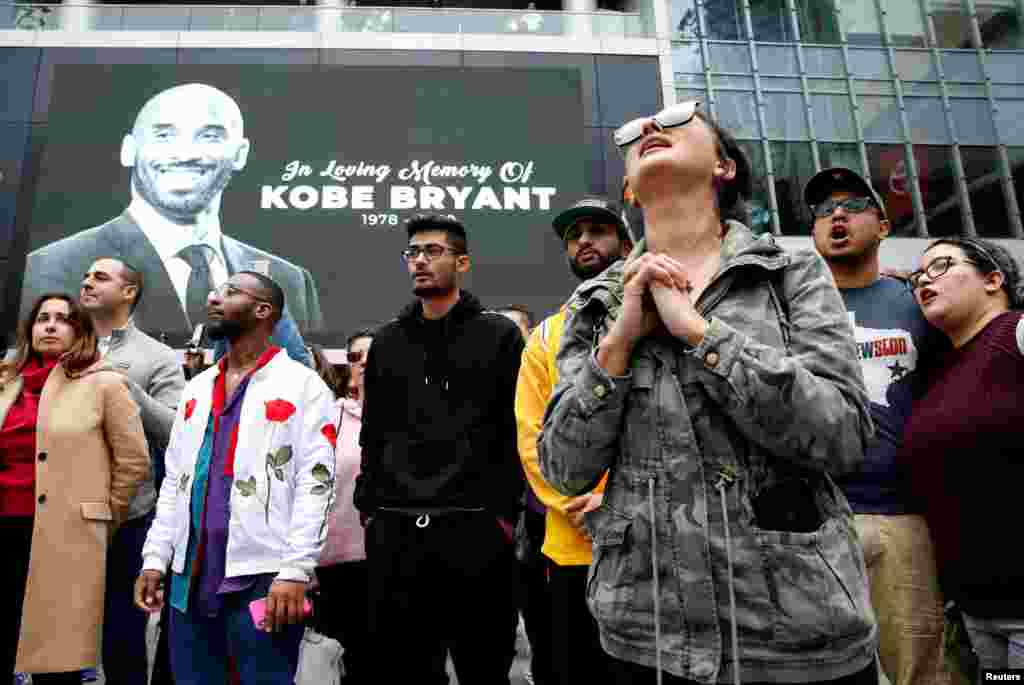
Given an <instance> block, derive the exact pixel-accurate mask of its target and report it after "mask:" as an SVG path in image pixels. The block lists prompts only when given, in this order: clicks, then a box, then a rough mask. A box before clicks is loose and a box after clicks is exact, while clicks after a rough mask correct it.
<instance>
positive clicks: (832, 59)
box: [804, 47, 846, 78]
mask: <svg viewBox="0 0 1024 685" xmlns="http://www.w3.org/2000/svg"><path fill="white" fill-rule="evenodd" d="M804 65H805V66H806V68H807V73H808V75H811V76H832V77H839V78H842V77H844V76H845V75H846V71H845V70H844V69H843V53H842V51H841V50H840V49H839V48H818V47H804Z"/></svg>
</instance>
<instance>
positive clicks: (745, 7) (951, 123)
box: [666, 0, 1024, 238]
mask: <svg viewBox="0 0 1024 685" xmlns="http://www.w3.org/2000/svg"><path fill="white" fill-rule="evenodd" d="M714 1H720V0H694V7H695V9H696V13H697V25H698V35H697V42H698V44H699V49H700V54H701V59H702V61H703V73H704V84H705V88H706V92H707V95H708V105H709V110H710V111H711V113H712V115H717V112H716V108H717V97H716V90H732V89H731V88H730V87H729V86H728V85H725V86H722V87H718V85H717V83H716V80H715V76H729V75H736V76H748V77H751V78H752V80H753V94H754V100H755V107H756V114H757V126H758V135H759V138H760V140H759V141H757V142H759V143H760V145H761V150H762V154H763V157H764V165H765V176H766V177H767V178H766V181H767V186H768V195H769V201H770V208H769V209H770V215H771V230H772V233H774V234H776V235H778V234H781V225H780V222H781V215H780V213H779V202H778V197H777V195H776V190H775V181H776V172H775V168H774V167H775V161H774V158H773V154H772V149H771V143H772V142H773V141H772V140H771V139H770V138H769V136H768V128H767V121H766V116H765V108H766V106H767V102H766V95H765V93H766V91H765V87H764V86H765V84H764V83H763V82H762V74H761V73H760V68H759V64H758V54H757V51H758V47H759V45H761V44H762V43H759V42H758V41H756V40H755V36H754V31H753V18H752V13H751V0H741V2H738V3H737V4H738V5H739V8H740V12H741V14H742V16H741V19H742V22H743V26H744V28H745V30H746V36H745V40H740V41H737V42H736V43H737V45H739V44H742V43H745V44H746V48H747V51H748V54H749V58H750V66H751V71H750V73H748V74H738V73H737V74H726V73H724V72H722V73H716V74H714V75H713V73H712V72H713V69H712V63H711V53H710V42H711V39H710V38H709V36H708V24H707V16H706V14H705V9H706V7H707V6H708V3H710V2H714ZM872 1H873V5H874V8H875V12H876V15H877V19H878V25H879V30H880V31H881V37H882V45H881V46H878V47H875V48H873V49H875V50H878V51H879V52H880V53H881V54H884V55H885V59H886V62H887V66H888V68H889V70H890V75H888V76H886V77H885V78H883V79H881V81H882V82H885V83H888V84H890V86H891V88H892V90H893V96H894V97H895V100H896V106H897V109H898V117H899V122H900V136H901V138H902V141H901V143H898V144H901V145H902V147H903V155H904V164H905V166H906V170H907V177H908V181H910V189H911V201H912V205H913V212H914V222H913V223H914V232H915V234H916V236H918V237H922V238H926V237H928V235H929V233H928V222H927V208H926V207H925V205H924V197H923V195H922V193H921V185H920V181H921V178H920V172H919V169H918V166H917V160H916V158H915V157H914V146H915V145H930V144H929V143H925V142H916V141H915V140H914V139H913V137H912V135H911V134H912V129H911V127H910V125H909V120H908V116H907V110H906V100H905V87H904V86H905V81H906V83H907V84H909V83H910V81H913V80H914V79H907V80H905V79H904V76H903V75H902V74H900V72H899V71H898V70H897V62H896V46H894V45H893V41H892V30H891V27H890V26H889V24H890V22H889V19H888V12H887V11H886V9H885V3H886V2H888V1H889V0H872ZM904 1H906V0H904ZM909 1H911V2H914V3H916V5H917V10H918V12H919V16H920V18H921V20H922V24H923V27H924V37H925V41H926V43H927V45H926V47H925V48H924V51H927V53H928V54H929V57H930V60H931V63H932V65H933V66H934V69H935V73H936V81H937V84H938V90H939V99H940V100H941V102H942V108H943V117H944V119H945V124H946V130H947V132H948V134H949V139H950V141H951V142H950V143H947V144H943V145H942V146H941V147H945V148H946V149H947V150H949V156H950V159H951V162H952V171H953V176H954V188H955V193H956V201H957V203H958V204H959V206H960V217H961V222H962V229H961V231H962V233H963V234H964V235H967V236H976V235H977V227H976V224H975V212H974V210H973V207H972V205H971V197H970V179H968V178H967V174H966V171H965V168H964V163H963V153H962V148H963V143H962V138H963V137H962V136H961V135H960V134H959V133H958V132H957V125H956V121H955V120H954V118H953V113H952V102H953V100H956V99H960V96H959V95H956V94H951V93H950V91H951V88H952V87H953V85H955V84H956V83H959V81H951V80H949V79H947V77H946V73H945V69H944V67H943V60H942V49H941V48H940V46H939V44H938V37H937V32H936V26H935V10H934V9H930V8H929V6H928V4H927V3H926V0H909ZM666 2H671V0H666ZM1017 6H1018V9H1017V11H1018V15H1019V16H1020V18H1021V19H1022V20H1024V0H1018V2H1017ZM799 11H800V10H799V7H798V6H797V4H796V2H795V0H785V12H786V13H787V15H788V21H789V28H790V30H791V33H792V36H793V42H792V43H779V44H780V45H787V46H790V47H791V48H792V49H793V50H795V52H796V57H797V72H798V73H797V74H779V76H790V77H798V78H799V80H800V89H799V93H800V94H801V97H802V100H803V103H804V116H805V121H806V124H807V133H808V138H809V142H810V146H811V157H812V162H813V165H814V168H815V169H816V170H820V169H821V165H822V161H821V149H820V146H821V145H822V144H825V142H826V141H822V140H819V136H818V131H817V126H816V122H815V117H814V100H813V95H814V94H817V91H812V89H811V87H810V77H809V76H808V73H807V62H806V57H805V54H804V48H805V44H804V42H803V40H802V36H801V34H800V17H799ZM831 11H832V12H833V14H834V15H835V21H836V27H837V29H838V34H839V42H838V46H832V45H831V44H829V45H827V47H838V48H839V51H840V53H841V55H842V62H843V72H844V74H843V77H842V78H841V79H840V78H836V79H835V80H845V82H846V92H845V93H842V94H843V95H846V96H847V97H848V98H849V100H850V106H851V108H852V118H853V128H854V134H855V137H856V140H855V142H854V144H855V145H856V146H857V150H858V154H859V157H860V165H861V169H860V171H861V172H862V173H863V174H864V175H865V176H866V177H870V168H871V167H870V160H869V159H868V154H867V145H868V143H867V142H866V141H865V139H864V126H863V115H862V111H861V106H860V102H859V99H860V96H859V95H858V92H857V84H858V82H859V81H864V80H867V81H870V80H872V79H870V78H866V79H859V78H858V77H857V75H855V74H853V73H852V72H851V55H850V49H851V45H850V43H849V40H848V37H847V34H846V29H845V26H844V24H843V21H842V9H841V5H840V3H839V2H838V0H833V1H832V3H831ZM960 13H961V14H960V16H961V18H963V19H965V20H966V21H967V24H968V28H969V32H970V40H971V43H972V47H973V49H974V51H975V53H976V54H977V56H978V61H979V64H980V67H981V73H982V78H983V83H982V85H983V87H984V98H983V99H984V100H985V101H987V102H988V105H989V110H990V116H991V117H992V121H993V124H994V133H995V146H994V147H995V149H996V150H997V157H998V167H999V168H998V169H997V170H995V171H997V172H998V177H999V182H1000V185H1001V188H1002V194H1003V200H1004V203H1005V208H1006V213H1007V216H1008V217H1009V220H1010V226H1009V232H1010V234H1011V235H1012V236H1013V237H1014V238H1024V222H1022V217H1021V210H1020V206H1019V204H1018V202H1017V195H1016V188H1015V185H1014V181H1013V170H1012V167H1011V165H1010V158H1009V152H1008V146H1007V144H1006V142H1005V141H1004V139H1003V136H1002V134H1001V133H1000V130H999V127H998V125H996V124H995V122H996V115H997V113H998V112H999V98H997V97H996V95H995V88H994V85H993V82H992V77H991V74H990V69H989V64H988V55H989V53H990V52H991V50H990V49H988V48H986V47H985V46H984V45H983V44H982V39H981V30H980V23H979V17H978V12H977V7H976V4H975V0H960ZM763 43H764V44H773V43H778V41H763ZM815 45H816V44H815ZM865 76H868V75H865ZM964 83H968V82H964ZM775 90H778V89H772V92H774V91H775ZM782 92H792V93H795V92H798V91H796V90H790V89H782ZM833 94H836V95H838V94H840V93H833ZM973 99H979V98H977V97H975V98H973ZM847 144H848V143H847Z"/></svg>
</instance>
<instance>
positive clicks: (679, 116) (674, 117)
mask: <svg viewBox="0 0 1024 685" xmlns="http://www.w3.org/2000/svg"><path fill="white" fill-rule="evenodd" d="M699 106H700V100H687V101H686V102H680V103H679V104H678V105H672V106H671V107H666V108H665V109H663V110H661V111H660V112H658V113H657V114H655V115H654V116H653V117H641V118H639V119H633V121H629V122H626V123H625V124H623V125H622V126H620V127H619V128H618V129H616V130H615V133H613V134H612V139H613V140H614V141H615V144H616V145H618V146H619V147H626V146H627V145H631V144H632V143H635V142H636V141H637V140H639V139H640V138H641V137H643V135H644V125H645V124H646V123H647V121H648V119H650V120H653V121H654V126H655V130H656V131H661V130H663V129H666V128H672V127H674V126H682V125H683V124H688V123H690V122H691V121H693V117H694V115H696V114H697V108H698V107H699Z"/></svg>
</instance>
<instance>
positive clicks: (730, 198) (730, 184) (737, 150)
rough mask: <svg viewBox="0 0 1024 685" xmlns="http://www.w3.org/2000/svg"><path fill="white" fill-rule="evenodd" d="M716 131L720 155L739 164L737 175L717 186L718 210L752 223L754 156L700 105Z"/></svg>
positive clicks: (725, 216) (703, 118) (703, 116)
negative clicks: (750, 203) (751, 199)
mask: <svg viewBox="0 0 1024 685" xmlns="http://www.w3.org/2000/svg"><path fill="white" fill-rule="evenodd" d="M695 116H697V117H698V118H699V119H700V120H701V121H703V122H704V123H705V124H707V125H708V128H710V129H711V130H712V132H714V134H715V139H716V143H717V147H718V156H719V158H721V159H731V160H732V161H733V162H734V163H735V164H736V176H735V178H733V179H732V180H731V181H725V182H723V183H721V184H720V185H719V186H718V187H717V188H716V189H715V195H716V197H717V199H718V213H719V214H720V215H721V217H722V220H723V221H725V220H727V219H731V220H732V221H739V222H740V223H741V224H743V225H744V226H749V225H750V205H749V202H750V197H751V196H752V195H753V193H754V185H753V184H754V182H753V178H752V175H751V171H750V160H749V159H748V158H747V153H746V152H744V151H743V148H742V147H740V144H739V143H738V142H737V141H736V138H735V137H734V136H733V135H732V133H730V132H729V131H727V130H726V129H724V128H722V126H721V125H719V123H718V122H717V121H715V120H714V119H713V118H712V117H711V115H710V114H708V113H706V112H704V111H702V110H700V109H698V110H697V112H696V115H695Z"/></svg>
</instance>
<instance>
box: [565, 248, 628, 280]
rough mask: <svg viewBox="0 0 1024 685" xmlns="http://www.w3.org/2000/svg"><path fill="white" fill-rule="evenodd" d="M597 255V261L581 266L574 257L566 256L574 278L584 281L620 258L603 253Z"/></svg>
mask: <svg viewBox="0 0 1024 685" xmlns="http://www.w3.org/2000/svg"><path fill="white" fill-rule="evenodd" d="M598 257H599V259H598V260H597V262H596V263H595V264H592V265H590V266H583V265H582V264H580V263H578V262H577V261H576V260H575V259H573V258H571V257H566V261H567V262H569V269H570V270H571V271H572V272H573V274H574V275H575V276H576V278H578V279H580V280H581V281H586V280H588V279H591V278H593V277H594V276H597V275H599V274H600V273H601V272H603V271H604V270H605V269H607V268H608V267H609V266H611V265H612V264H613V263H614V262H617V261H618V260H619V259H621V257H620V256H618V255H615V256H605V255H603V254H599V255H598Z"/></svg>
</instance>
